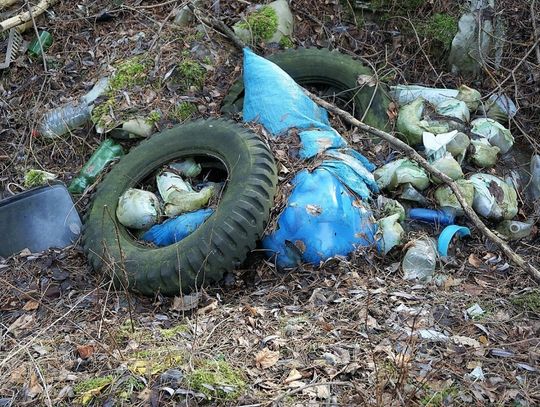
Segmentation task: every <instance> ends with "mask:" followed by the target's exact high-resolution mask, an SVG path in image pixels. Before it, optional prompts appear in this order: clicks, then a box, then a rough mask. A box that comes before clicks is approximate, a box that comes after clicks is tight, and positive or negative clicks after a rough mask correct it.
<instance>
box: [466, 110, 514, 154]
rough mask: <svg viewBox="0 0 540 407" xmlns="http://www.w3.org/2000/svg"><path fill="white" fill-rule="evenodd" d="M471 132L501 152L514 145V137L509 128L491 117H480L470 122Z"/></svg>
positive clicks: (504, 152)
mask: <svg viewBox="0 0 540 407" xmlns="http://www.w3.org/2000/svg"><path fill="white" fill-rule="evenodd" d="M471 126H472V128H471V132H472V133H473V134H476V135H477V136H480V137H484V138H486V139H487V140H488V141H489V144H491V145H492V146H497V147H499V149H500V150H501V154H506V153H507V152H508V151H509V150H510V149H511V148H512V146H513V145H514V137H513V136H512V133H510V130H508V129H507V128H505V127H504V126H503V125H502V124H500V123H499V122H497V121H495V120H493V119H487V118H480V119H476V120H473V121H472V122H471Z"/></svg>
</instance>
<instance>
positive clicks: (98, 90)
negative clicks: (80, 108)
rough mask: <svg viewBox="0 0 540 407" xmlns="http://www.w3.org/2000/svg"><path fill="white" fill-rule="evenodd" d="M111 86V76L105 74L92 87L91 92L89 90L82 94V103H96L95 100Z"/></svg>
mask: <svg viewBox="0 0 540 407" xmlns="http://www.w3.org/2000/svg"><path fill="white" fill-rule="evenodd" d="M108 88H109V77H107V76H105V77H103V78H101V79H99V80H98V81H97V82H96V83H95V84H94V86H93V87H92V89H90V92H88V93H87V94H86V95H83V96H81V103H83V104H86V105H90V104H92V103H94V101H95V100H96V99H97V98H98V97H100V96H101V95H103V94H104V93H105V92H106V91H107V89H108Z"/></svg>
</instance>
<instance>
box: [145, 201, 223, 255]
mask: <svg viewBox="0 0 540 407" xmlns="http://www.w3.org/2000/svg"><path fill="white" fill-rule="evenodd" d="M213 213H214V210H213V209H211V208H205V209H199V210H198V211H195V212H188V213H184V214H183V215H180V216H177V217H176V218H171V219H169V220H166V221H165V222H163V223H161V224H160V225H154V226H152V227H151V228H150V229H149V230H147V231H146V232H145V233H144V235H142V237H141V239H142V240H144V241H146V242H152V243H154V244H155V245H156V246H159V247H162V246H168V245H171V244H174V243H177V242H179V241H180V240H182V239H184V238H185V237H187V236H189V235H190V234H191V233H193V231H195V229H197V228H198V227H199V226H200V225H202V224H203V223H204V222H205V221H206V219H208V218H209V217H210V215H212V214H213Z"/></svg>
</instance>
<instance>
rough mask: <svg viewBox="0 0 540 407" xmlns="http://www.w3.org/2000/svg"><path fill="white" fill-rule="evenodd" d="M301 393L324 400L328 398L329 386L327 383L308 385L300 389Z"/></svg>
mask: <svg viewBox="0 0 540 407" xmlns="http://www.w3.org/2000/svg"><path fill="white" fill-rule="evenodd" d="M302 393H304V394H306V395H308V396H311V397H316V398H318V399H324V400H326V399H328V398H330V386H329V385H327V384H321V385H319V386H313V387H308V388H306V389H304V390H302Z"/></svg>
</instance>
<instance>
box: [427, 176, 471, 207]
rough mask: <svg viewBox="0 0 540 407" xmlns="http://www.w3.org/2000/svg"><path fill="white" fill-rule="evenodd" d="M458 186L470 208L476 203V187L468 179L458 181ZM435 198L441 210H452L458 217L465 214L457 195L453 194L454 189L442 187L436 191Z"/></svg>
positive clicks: (446, 186)
mask: <svg viewBox="0 0 540 407" xmlns="http://www.w3.org/2000/svg"><path fill="white" fill-rule="evenodd" d="M456 184H457V186H458V188H459V190H460V192H461V195H462V196H463V198H465V202H467V204H468V205H469V206H472V205H473V201H474V185H473V183H472V182H471V181H469V180H466V179H458V180H457V181H456ZM434 198H435V200H436V201H437V203H438V204H439V206H440V207H441V208H452V209H453V210H454V211H455V212H456V214H457V215H462V214H463V208H462V207H461V204H460V203H459V202H458V200H457V198H456V195H455V194H454V193H453V192H452V189H451V188H450V187H449V186H448V185H441V186H440V187H438V188H437V189H436V190H435V193H434Z"/></svg>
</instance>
